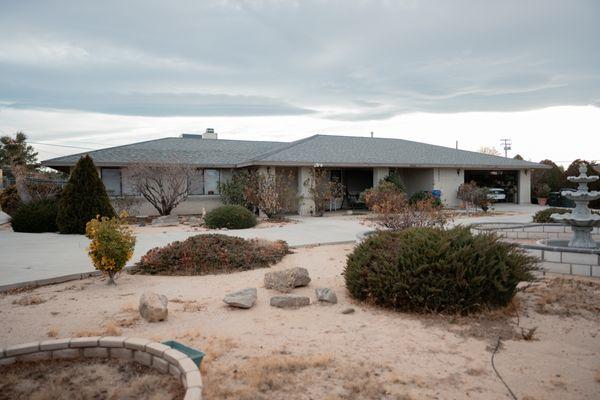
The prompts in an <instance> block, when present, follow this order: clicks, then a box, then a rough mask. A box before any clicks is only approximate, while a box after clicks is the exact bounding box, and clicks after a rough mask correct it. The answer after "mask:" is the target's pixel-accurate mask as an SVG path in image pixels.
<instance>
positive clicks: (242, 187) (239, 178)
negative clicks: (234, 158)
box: [219, 170, 251, 206]
mask: <svg viewBox="0 0 600 400" xmlns="http://www.w3.org/2000/svg"><path fill="white" fill-rule="evenodd" d="M250 179H251V177H250V172H249V171H246V170H242V171H234V172H233V175H232V176H231V179H229V180H228V181H223V182H219V195H220V196H221V201H223V204H233V205H238V206H248V205H250V204H249V201H247V200H246V196H245V193H246V190H247V188H248V182H249V181H250Z"/></svg>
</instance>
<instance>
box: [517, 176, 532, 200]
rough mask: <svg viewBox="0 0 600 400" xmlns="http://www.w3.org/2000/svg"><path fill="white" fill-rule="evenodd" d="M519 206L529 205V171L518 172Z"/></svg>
mask: <svg viewBox="0 0 600 400" xmlns="http://www.w3.org/2000/svg"><path fill="white" fill-rule="evenodd" d="M518 191H519V193H518V194H519V204H531V170H529V169H522V170H520V171H519V188H518Z"/></svg>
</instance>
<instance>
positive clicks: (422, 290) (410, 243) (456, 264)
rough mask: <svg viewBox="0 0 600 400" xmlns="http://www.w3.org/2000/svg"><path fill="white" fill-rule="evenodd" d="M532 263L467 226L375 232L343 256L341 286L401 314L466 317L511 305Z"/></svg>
mask: <svg viewBox="0 0 600 400" xmlns="http://www.w3.org/2000/svg"><path fill="white" fill-rule="evenodd" d="M535 269H537V259H536V258H534V257H531V256H528V255H526V254H525V253H524V251H523V250H521V249H519V248H518V247H517V245H516V244H511V243H505V242H501V241H500V240H499V238H498V237H497V236H496V235H494V234H482V235H473V234H472V233H471V232H470V230H469V229H468V228H463V227H457V228H453V229H450V230H443V229H436V228H411V229H407V230H404V231H400V232H380V233H377V234H375V235H374V236H372V237H370V238H369V239H367V240H366V241H364V242H363V243H361V244H360V245H358V246H357V247H356V248H355V250H354V252H353V253H352V254H350V255H349V256H348V261H347V265H346V268H345V271H344V276H345V279H346V288H347V289H348V291H349V292H350V295H351V296H352V297H354V298H355V299H358V300H365V301H370V302H373V303H375V304H377V305H381V306H385V307H390V308H394V309H396V310H401V311H416V312H460V313H469V312H473V311H477V310H479V309H483V308H495V307H501V306H504V305H506V304H508V303H509V302H510V300H511V299H512V297H513V296H514V295H515V293H516V291H517V284H518V283H519V282H521V281H528V280H532V279H533V276H532V271H534V270H535Z"/></svg>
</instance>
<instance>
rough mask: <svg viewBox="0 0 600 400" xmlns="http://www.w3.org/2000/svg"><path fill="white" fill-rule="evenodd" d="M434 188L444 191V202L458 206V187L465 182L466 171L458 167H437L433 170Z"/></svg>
mask: <svg viewBox="0 0 600 400" xmlns="http://www.w3.org/2000/svg"><path fill="white" fill-rule="evenodd" d="M433 176H434V189H438V190H441V191H442V198H441V200H442V203H444V204H445V205H446V206H448V207H457V206H458V205H459V203H460V201H459V200H458V198H457V197H456V194H457V191H458V187H459V186H460V185H462V184H463V183H464V182H465V171H464V170H463V169H456V168H436V169H435V170H434V172H433Z"/></svg>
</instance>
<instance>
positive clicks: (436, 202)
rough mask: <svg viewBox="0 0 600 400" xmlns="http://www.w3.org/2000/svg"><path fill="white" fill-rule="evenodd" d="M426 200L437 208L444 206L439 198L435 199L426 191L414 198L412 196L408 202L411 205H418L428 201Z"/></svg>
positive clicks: (414, 195) (418, 193)
mask: <svg viewBox="0 0 600 400" xmlns="http://www.w3.org/2000/svg"><path fill="white" fill-rule="evenodd" d="M426 200H428V201H430V202H431V203H432V204H433V205H434V206H436V207H441V206H442V201H441V200H440V199H438V198H437V197H433V195H432V194H431V193H428V192H424V191H420V192H416V193H414V194H413V195H412V196H410V199H408V202H409V203H410V204H416V203H418V202H420V201H426Z"/></svg>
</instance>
